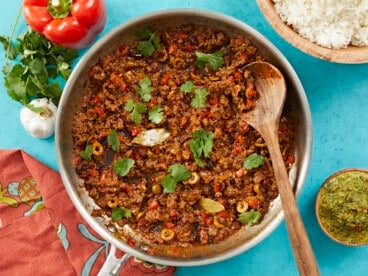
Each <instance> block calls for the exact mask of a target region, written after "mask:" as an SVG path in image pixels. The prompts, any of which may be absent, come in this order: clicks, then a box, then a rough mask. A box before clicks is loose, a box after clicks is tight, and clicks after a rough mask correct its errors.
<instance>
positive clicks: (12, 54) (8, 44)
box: [0, 35, 17, 59]
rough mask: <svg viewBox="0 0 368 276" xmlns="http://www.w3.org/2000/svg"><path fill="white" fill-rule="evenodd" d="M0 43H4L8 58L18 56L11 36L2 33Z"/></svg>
mask: <svg viewBox="0 0 368 276" xmlns="http://www.w3.org/2000/svg"><path fill="white" fill-rule="evenodd" d="M0 43H2V44H3V47H4V51H5V53H6V56H5V57H6V58H7V59H14V58H15V57H16V56H17V54H16V51H15V49H14V47H13V45H12V43H11V41H10V38H9V37H7V36H3V35H0Z"/></svg>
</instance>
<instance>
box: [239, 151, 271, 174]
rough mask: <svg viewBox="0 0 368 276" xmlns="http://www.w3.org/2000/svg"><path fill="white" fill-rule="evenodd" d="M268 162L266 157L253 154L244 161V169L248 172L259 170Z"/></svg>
mask: <svg viewBox="0 0 368 276" xmlns="http://www.w3.org/2000/svg"><path fill="white" fill-rule="evenodd" d="M265 161H266V157H264V156H262V155H259V154H258V153H252V154H251V155H249V156H248V157H247V158H245V160H244V164H243V167H244V168H245V169H247V170H251V169H254V168H258V167H259V166H262V165H263V164H264V162H265Z"/></svg>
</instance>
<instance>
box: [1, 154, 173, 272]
mask: <svg viewBox="0 0 368 276" xmlns="http://www.w3.org/2000/svg"><path fill="white" fill-rule="evenodd" d="M0 244H1V246H0V260H1V261H0V271H1V274H2V275H54V273H55V275H97V273H98V271H99V270H100V269H101V267H102V265H103V263H104V262H105V260H106V257H107V254H108V253H109V250H110V247H111V246H110V245H109V243H108V242H107V241H105V240H103V239H102V238H101V237H100V236H99V235H98V234H97V233H96V232H94V231H93V230H92V229H91V228H90V227H89V226H88V225H87V223H86V222H85V221H84V220H83V218H82V217H81V216H80V215H79V213H78V211H77V210H76V209H75V207H74V205H73V204H72V202H71V201H70V199H69V196H68V194H67V192H66V191H65V189H64V186H63V184H62V181H61V178H60V175H59V174H58V173H57V172H55V171H54V170H52V169H50V168H49V167H47V166H45V165H44V164H42V163H41V162H39V161H38V160H36V159H35V158H33V157H32V156H30V155H29V154H27V153H26V152H24V151H22V150H0ZM120 253H122V252H120ZM174 272H175V267H170V266H162V265H155V264H151V263H147V262H144V261H141V260H138V259H136V258H134V257H131V258H130V259H129V261H128V262H127V263H126V264H125V265H124V267H123V268H122V269H121V270H120V272H119V274H120V275H123V274H124V275H132V276H134V275H163V276H171V275H173V274H174Z"/></svg>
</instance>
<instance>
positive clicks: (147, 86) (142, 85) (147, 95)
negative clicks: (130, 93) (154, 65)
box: [135, 76, 153, 102]
mask: <svg viewBox="0 0 368 276" xmlns="http://www.w3.org/2000/svg"><path fill="white" fill-rule="evenodd" d="M152 90H153V87H152V85H151V80H150V79H149V77H147V76H146V77H144V78H143V79H141V80H140V81H139V87H136V88H135V91H136V92H137V93H138V94H139V95H140V96H141V98H142V99H143V101H145V102H149V100H150V99H151V92H152Z"/></svg>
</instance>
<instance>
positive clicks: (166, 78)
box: [160, 73, 171, 85]
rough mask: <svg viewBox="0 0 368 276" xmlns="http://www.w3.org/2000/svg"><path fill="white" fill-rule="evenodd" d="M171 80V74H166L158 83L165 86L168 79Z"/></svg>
mask: <svg viewBox="0 0 368 276" xmlns="http://www.w3.org/2000/svg"><path fill="white" fill-rule="evenodd" d="M170 78H171V74H170V73H166V74H165V75H164V76H163V77H162V79H161V81H160V85H165V84H167V82H168V81H169V79H170Z"/></svg>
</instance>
